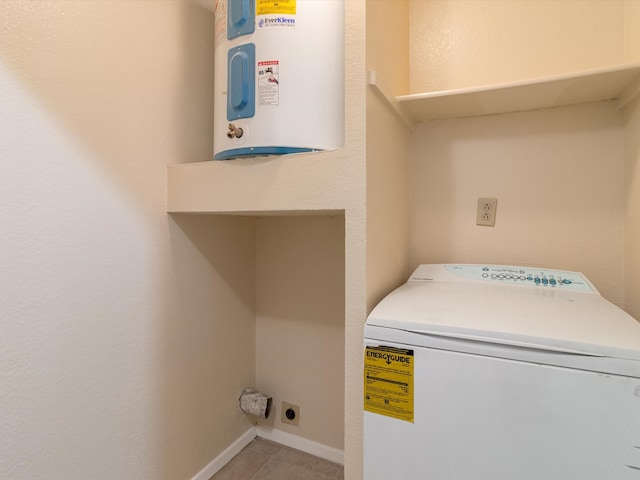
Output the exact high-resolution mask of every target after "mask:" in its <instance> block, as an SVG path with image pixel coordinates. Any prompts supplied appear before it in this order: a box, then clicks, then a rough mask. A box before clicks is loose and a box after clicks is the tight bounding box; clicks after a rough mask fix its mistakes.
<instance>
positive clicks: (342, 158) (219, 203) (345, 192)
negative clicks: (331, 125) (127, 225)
mask: <svg viewBox="0 0 640 480" xmlns="http://www.w3.org/2000/svg"><path fill="white" fill-rule="evenodd" d="M353 167H354V165H353V162H349V161H348V158H346V153H345V149H342V150H337V151H333V152H316V153H308V154H296V155H283V156H271V157H256V158H247V159H237V160H228V161H215V160H211V161H206V162H196V163H185V164H177V165H170V166H169V167H168V172H167V174H168V178H167V180H168V186H167V187H168V192H167V193H168V200H167V210H168V211H169V212H172V213H178V212H186V213H220V214H238V215H300V214H304V215H327V214H332V213H335V212H339V211H343V210H345V209H346V208H348V207H349V206H350V205H351V203H352V202H350V201H349V191H350V189H353V185H352V184H351V183H352V181H351V180H350V179H351V178H355V177H354V175H353V172H352V171H351V170H352V169H353Z"/></svg>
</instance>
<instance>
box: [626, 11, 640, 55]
mask: <svg viewBox="0 0 640 480" xmlns="http://www.w3.org/2000/svg"><path fill="white" fill-rule="evenodd" d="M624 61H625V62H627V63H640V2H639V1H638V0H625V2H624Z"/></svg>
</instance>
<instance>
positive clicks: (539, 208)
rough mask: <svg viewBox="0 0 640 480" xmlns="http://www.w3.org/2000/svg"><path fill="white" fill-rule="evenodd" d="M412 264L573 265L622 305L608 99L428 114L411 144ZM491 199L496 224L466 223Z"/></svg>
mask: <svg viewBox="0 0 640 480" xmlns="http://www.w3.org/2000/svg"><path fill="white" fill-rule="evenodd" d="M411 172H412V175H411V247H410V252H411V256H410V260H411V262H410V263H411V267H412V268H413V267H415V266H416V265H418V264H419V263H430V262H433V263H443V262H461V263H462V262H465V263H506V264H515V265H521V264H524V265H535V266H541V267H548V268H559V269H565V270H577V271H581V272H583V273H585V274H586V275H587V276H588V277H589V278H590V279H591V280H592V281H593V282H594V283H595V285H596V287H598V289H599V290H600V291H601V293H602V294H603V295H604V296H605V297H607V298H608V299H609V300H611V301H613V302H614V303H616V304H618V305H620V306H623V304H624V282H623V278H624V275H623V272H624V252H623V235H624V234H623V222H624V219H623V216H624V205H623V190H624V188H623V182H624V120H623V118H622V115H621V113H620V112H619V111H618V110H617V108H616V104H615V103H614V102H601V103H593V104H586V105H580V106H575V107H564V108H555V109H548V110H539V111H535V112H524V113H513V114H508V115H493V116H488V117H476V118H466V119H459V120H450V121H442V122H433V123H429V124H425V125H423V126H421V127H420V128H419V129H418V130H416V132H415V137H414V139H413V144H412V152H411ZM478 197H496V198H497V199H498V209H497V217H496V226H495V227H482V226H477V225H476V224H475V220H476V203H477V199H478Z"/></svg>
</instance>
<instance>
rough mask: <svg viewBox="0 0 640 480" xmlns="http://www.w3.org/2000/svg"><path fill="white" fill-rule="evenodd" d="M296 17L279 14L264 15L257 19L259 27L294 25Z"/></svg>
mask: <svg viewBox="0 0 640 480" xmlns="http://www.w3.org/2000/svg"><path fill="white" fill-rule="evenodd" d="M295 26H296V18H295V17H293V16H285V15H279V16H277V17H264V18H261V19H260V20H258V27H259V28H272V27H295Z"/></svg>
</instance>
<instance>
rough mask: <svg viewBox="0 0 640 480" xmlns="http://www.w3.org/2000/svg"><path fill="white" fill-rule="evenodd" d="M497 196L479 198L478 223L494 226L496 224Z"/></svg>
mask: <svg viewBox="0 0 640 480" xmlns="http://www.w3.org/2000/svg"><path fill="white" fill-rule="evenodd" d="M497 209H498V199H497V198H479V199H478V213H477V216H476V225H485V226H488V227H493V226H494V225H495V224H496V211H497Z"/></svg>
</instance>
